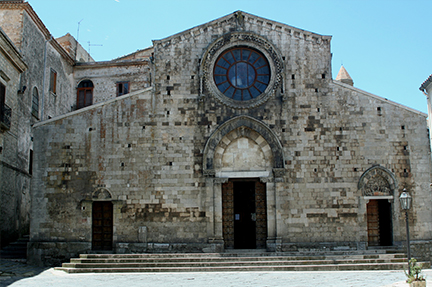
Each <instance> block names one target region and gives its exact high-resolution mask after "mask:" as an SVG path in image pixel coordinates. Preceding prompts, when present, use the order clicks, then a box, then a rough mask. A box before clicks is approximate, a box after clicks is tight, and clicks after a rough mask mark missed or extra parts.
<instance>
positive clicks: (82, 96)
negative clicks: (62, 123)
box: [77, 80, 93, 110]
mask: <svg viewBox="0 0 432 287" xmlns="http://www.w3.org/2000/svg"><path fill="white" fill-rule="evenodd" d="M92 104H93V82H92V81H90V80H84V81H81V82H80V83H79V85H78V88H77V110H78V109H81V108H84V107H88V106H91V105H92Z"/></svg>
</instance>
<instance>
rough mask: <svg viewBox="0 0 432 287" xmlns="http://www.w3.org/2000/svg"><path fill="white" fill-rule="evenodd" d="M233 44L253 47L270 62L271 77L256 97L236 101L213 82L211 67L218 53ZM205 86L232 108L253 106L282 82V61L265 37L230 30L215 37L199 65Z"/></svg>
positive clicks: (263, 99)
mask: <svg viewBox="0 0 432 287" xmlns="http://www.w3.org/2000/svg"><path fill="white" fill-rule="evenodd" d="M235 46H245V47H251V48H254V49H256V50H258V51H260V52H261V53H263V54H264V55H265V57H266V58H267V60H268V61H269V64H270V70H271V79H270V82H269V85H268V87H267V89H266V90H265V91H264V92H263V93H262V94H261V95H260V96H258V97H257V98H254V99H251V100H248V101H236V100H233V99H230V98H228V97H226V96H225V95H224V94H222V93H221V92H220V91H219V90H218V88H217V87H216V85H215V84H214V82H213V67H214V64H215V61H216V60H217V58H218V57H219V55H220V54H221V53H222V52H223V51H225V50H226V49H229V48H232V47H235ZM201 69H202V70H201V73H202V78H203V81H204V83H205V87H206V88H207V90H208V91H209V92H210V94H212V95H213V96H214V97H215V98H217V99H218V100H220V101H221V102H222V103H223V104H225V105H227V106H229V107H232V108H254V107H257V106H259V105H261V104H263V103H265V102H266V101H267V100H268V99H269V98H270V97H271V96H272V95H274V94H275V92H276V91H277V89H278V87H279V86H280V85H281V82H282V73H283V61H282V60H281V57H280V56H279V53H278V52H277V51H276V48H275V47H274V46H273V45H272V44H271V43H270V42H269V41H267V40H266V39H264V38H262V37H261V36H258V35H256V34H253V33H251V32H232V33H228V34H225V35H224V36H222V37H220V38H219V39H217V40H216V41H215V42H214V43H213V44H212V45H211V47H210V48H209V49H208V50H207V52H206V54H205V56H204V57H203V64H202V66H201Z"/></svg>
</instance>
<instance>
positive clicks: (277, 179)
mask: <svg viewBox="0 0 432 287" xmlns="http://www.w3.org/2000/svg"><path fill="white" fill-rule="evenodd" d="M273 175H274V188H273V189H274V198H275V200H274V202H275V226H276V227H275V229H276V232H275V233H276V237H275V249H276V251H282V234H281V231H282V230H283V228H282V224H283V222H282V221H281V220H278V218H282V215H281V212H280V206H281V205H280V196H279V195H280V194H282V193H283V189H284V184H283V183H284V176H285V169H284V168H273Z"/></svg>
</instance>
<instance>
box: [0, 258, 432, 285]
mask: <svg viewBox="0 0 432 287" xmlns="http://www.w3.org/2000/svg"><path fill="white" fill-rule="evenodd" d="M423 273H424V274H425V275H426V276H427V278H429V279H430V280H428V283H427V284H428V285H431V284H432V269H428V270H425V271H424V272H423ZM405 279H406V278H405V275H404V273H403V271H340V272H318V271H316V272H215V273H108V274H94V273H90V274H67V273H65V272H63V271H56V270H54V269H53V268H50V269H43V268H38V267H32V266H28V265H26V264H24V263H21V262H14V261H7V260H0V286H2V287H3V286H13V287H36V286H37V287H40V286H43V287H51V286H52V287H66V286H68V287H69V286H74V287H75V286H86V287H97V286H103V287H110V286H116V287H117V286H127V287H134V286H146V287H152V286H155V287H156V286H157V287H164V286H167V287H168V286H169V287H172V286H179V287H183V286H184V287H215V286H218V287H219V286H223V287H232V286H248V287H258V286H259V287H265V286H268V287H275V286H290V287H307V286H314V287H323V286H332V287H338V286H340V287H342V286H343V287H350V286H351V287H360V286H368V287H374V286H377V287H378V286H386V287H390V286H394V287H407V286H408V284H407V283H405Z"/></svg>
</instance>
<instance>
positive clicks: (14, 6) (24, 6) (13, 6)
mask: <svg viewBox="0 0 432 287" xmlns="http://www.w3.org/2000/svg"><path fill="white" fill-rule="evenodd" d="M0 9H4V10H24V11H26V13H27V14H28V16H29V17H30V18H31V19H32V21H33V23H35V25H36V26H37V27H38V29H39V30H40V31H41V32H42V34H43V35H44V38H45V40H46V41H49V42H50V43H51V45H52V46H53V48H54V49H55V50H56V51H57V52H59V54H60V55H61V56H62V57H63V58H64V59H65V60H66V61H67V62H68V63H69V64H70V65H74V64H75V60H74V59H73V58H72V57H71V56H70V55H69V54H68V53H67V52H66V51H65V49H63V47H62V46H61V45H60V44H59V43H58V42H57V41H56V40H55V39H54V37H53V36H52V35H51V33H50V32H49V30H48V29H47V27H46V26H45V24H44V23H43V22H42V20H41V19H40V18H39V16H38V15H37V14H36V12H35V11H34V10H33V8H32V6H31V5H30V4H29V3H28V2H24V3H23V2H18V1H1V2H0Z"/></svg>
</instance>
